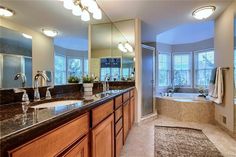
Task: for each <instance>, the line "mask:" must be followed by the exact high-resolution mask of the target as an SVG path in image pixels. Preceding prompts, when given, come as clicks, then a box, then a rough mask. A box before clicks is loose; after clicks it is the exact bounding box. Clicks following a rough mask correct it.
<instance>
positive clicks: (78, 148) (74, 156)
mask: <svg viewBox="0 0 236 157" xmlns="http://www.w3.org/2000/svg"><path fill="white" fill-rule="evenodd" d="M88 150H89V149H88V136H85V137H84V138H83V139H82V140H80V141H79V142H78V143H77V144H76V145H75V146H73V147H72V148H71V149H69V150H68V151H67V152H66V153H65V154H63V155H62V157H88Z"/></svg>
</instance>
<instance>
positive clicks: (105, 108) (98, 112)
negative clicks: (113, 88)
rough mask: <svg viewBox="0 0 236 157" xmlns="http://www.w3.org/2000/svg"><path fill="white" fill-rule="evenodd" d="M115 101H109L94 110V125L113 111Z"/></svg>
mask: <svg viewBox="0 0 236 157" xmlns="http://www.w3.org/2000/svg"><path fill="white" fill-rule="evenodd" d="M113 105H114V101H113V100H111V101H108V102H107V103H105V104H103V105H101V106H99V107H97V108H95V109H93V110H92V126H93V127H94V126H96V125H97V124H98V123H100V122H101V121H102V120H104V119H105V118H106V117H108V116H109V115H110V114H111V113H112V112H113Z"/></svg>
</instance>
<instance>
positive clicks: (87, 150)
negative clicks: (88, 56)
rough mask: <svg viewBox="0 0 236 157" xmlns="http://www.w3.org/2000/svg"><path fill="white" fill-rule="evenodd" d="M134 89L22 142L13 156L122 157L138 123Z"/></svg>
mask: <svg viewBox="0 0 236 157" xmlns="http://www.w3.org/2000/svg"><path fill="white" fill-rule="evenodd" d="M134 99H135V94H134V90H131V91H128V92H126V93H124V94H122V95H119V96H117V97H115V98H114V99H112V100H110V101H108V102H106V103H104V104H101V105H99V106H98V107H95V108H93V109H91V110H90V111H89V112H88V113H85V114H83V115H81V116H79V117H78V118H76V119H74V120H71V121H70V122H68V123H66V124H64V125H62V126H60V127H58V128H56V129H54V130H52V131H49V132H47V133H45V134H44V135H42V136H40V137H37V138H35V139H34V140H32V141H30V142H27V143H26V144H23V145H22V146H20V147H18V148H16V149H14V150H11V151H9V152H8V153H9V156H10V157H53V156H54V157H55V156H60V157H61V156H63V157H120V153H121V149H122V146H123V144H124V143H125V140H126V138H127V136H128V133H129V130H130V129H131V127H132V124H133V123H134V114H135V112H134V111H135V104H134Z"/></svg>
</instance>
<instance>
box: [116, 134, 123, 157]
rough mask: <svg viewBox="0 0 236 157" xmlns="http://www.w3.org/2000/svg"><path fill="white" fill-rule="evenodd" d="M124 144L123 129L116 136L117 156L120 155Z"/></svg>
mask: <svg viewBox="0 0 236 157" xmlns="http://www.w3.org/2000/svg"><path fill="white" fill-rule="evenodd" d="M122 146H123V130H121V131H120V132H119V134H118V135H117V136H116V157H120V153H121V150H122Z"/></svg>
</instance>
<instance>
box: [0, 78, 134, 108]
mask: <svg viewBox="0 0 236 157" xmlns="http://www.w3.org/2000/svg"><path fill="white" fill-rule="evenodd" d="M132 86H135V82H131V81H126V82H125V81H117V82H109V87H110V89H123V88H127V87H132ZM93 88H94V90H99V89H100V90H101V89H102V83H101V82H95V83H94V87H93ZM24 89H25V90H26V92H27V94H28V96H29V99H30V100H31V101H32V100H33V98H34V89H33V88H24ZM46 89H47V87H39V92H40V96H41V98H42V99H43V98H44V97H45V95H46ZM50 92H51V95H52V96H55V95H60V94H65V93H72V92H83V84H66V85H55V86H54V87H53V88H52V89H50ZM21 99H22V93H14V91H13V89H3V90H0V105H4V104H10V103H14V102H20V101H21Z"/></svg>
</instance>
